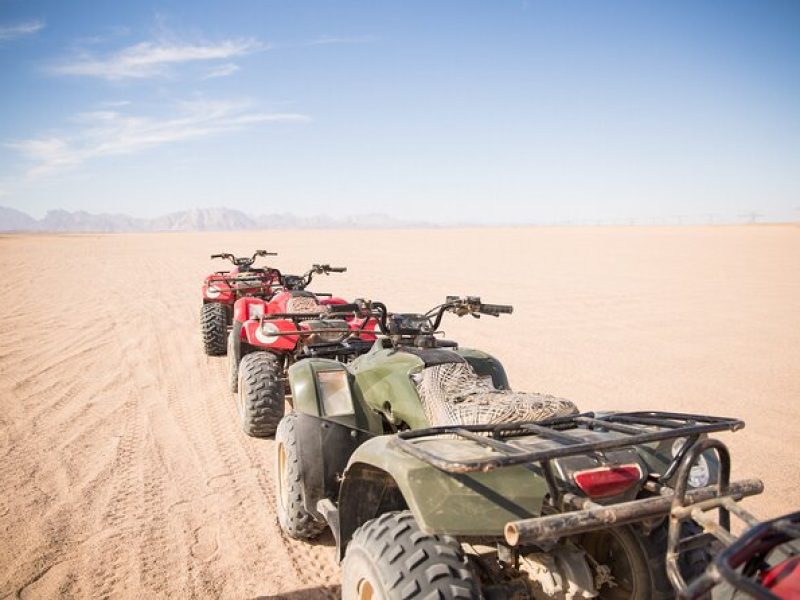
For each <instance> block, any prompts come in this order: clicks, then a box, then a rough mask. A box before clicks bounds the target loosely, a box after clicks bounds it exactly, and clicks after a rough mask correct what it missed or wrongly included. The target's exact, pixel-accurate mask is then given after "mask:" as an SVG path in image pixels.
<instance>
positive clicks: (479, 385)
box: [414, 362, 578, 426]
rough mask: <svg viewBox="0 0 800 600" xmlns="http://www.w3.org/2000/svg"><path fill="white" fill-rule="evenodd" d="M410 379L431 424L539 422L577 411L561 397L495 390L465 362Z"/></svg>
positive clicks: (432, 368) (440, 366)
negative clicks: (414, 383) (415, 386)
mask: <svg viewBox="0 0 800 600" xmlns="http://www.w3.org/2000/svg"><path fill="white" fill-rule="evenodd" d="M414 379H415V382H416V385H417V392H418V393H419V397H420V399H421V400H422V406H423V409H424V411H425V415H426V416H427V417H428V422H429V423H430V425H431V426H438V425H489V424H495V423H513V422H519V421H542V420H544V419H549V418H552V417H567V416H570V415H574V414H577V413H578V408H577V407H576V406H575V405H574V404H573V403H572V402H571V401H569V400H565V399H564V398H556V397H555V396H550V395H546V394H533V393H527V392H513V391H511V390H497V389H495V388H494V386H493V385H492V384H491V382H490V381H488V380H487V379H483V378H481V377H479V376H478V374H477V373H475V371H474V370H473V368H472V367H471V366H470V365H469V363H467V362H450V363H442V364H437V365H434V366H429V367H426V368H424V369H423V370H422V372H421V373H420V374H419V375H417V376H415V378H414Z"/></svg>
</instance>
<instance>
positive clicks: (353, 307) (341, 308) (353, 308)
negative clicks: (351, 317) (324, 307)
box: [328, 304, 361, 313]
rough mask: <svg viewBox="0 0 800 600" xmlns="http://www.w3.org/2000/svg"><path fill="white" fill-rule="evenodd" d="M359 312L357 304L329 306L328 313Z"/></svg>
mask: <svg viewBox="0 0 800 600" xmlns="http://www.w3.org/2000/svg"><path fill="white" fill-rule="evenodd" d="M359 310H361V307H360V306H359V305H358V304H329V305H328V312H332V313H354V312H358V311H359Z"/></svg>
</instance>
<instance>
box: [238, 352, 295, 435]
mask: <svg viewBox="0 0 800 600" xmlns="http://www.w3.org/2000/svg"><path fill="white" fill-rule="evenodd" d="M284 407H285V395H284V390H283V363H282V361H281V359H280V357H278V356H276V355H275V354H272V353H271V352H253V353H251V354H247V355H245V356H244V358H242V360H241V362H240V363H239V393H238V394H237V395H236V409H237V411H238V412H239V419H240V422H241V425H242V430H243V431H244V432H245V433H246V434H247V435H250V436H253V437H270V436H272V435H274V434H275V429H277V427H278V422H279V421H280V420H281V417H283V413H284V410H285V408H284Z"/></svg>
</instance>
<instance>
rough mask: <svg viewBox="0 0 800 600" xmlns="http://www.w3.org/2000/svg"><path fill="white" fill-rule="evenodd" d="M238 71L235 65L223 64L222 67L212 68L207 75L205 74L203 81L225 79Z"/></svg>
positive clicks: (237, 66)
mask: <svg viewBox="0 0 800 600" xmlns="http://www.w3.org/2000/svg"><path fill="white" fill-rule="evenodd" d="M238 70H239V65H237V64H235V63H225V64H224V65H220V66H218V67H214V68H213V69H211V70H210V71H209V72H208V73H206V75H205V77H203V79H212V78H214V77H227V76H228V75H233V74H234V73H236V72H237V71H238Z"/></svg>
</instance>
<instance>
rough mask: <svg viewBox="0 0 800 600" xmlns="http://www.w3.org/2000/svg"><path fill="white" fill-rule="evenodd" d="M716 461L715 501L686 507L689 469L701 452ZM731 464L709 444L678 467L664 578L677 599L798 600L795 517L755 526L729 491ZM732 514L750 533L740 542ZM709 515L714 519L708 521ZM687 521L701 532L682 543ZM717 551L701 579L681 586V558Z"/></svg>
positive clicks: (720, 448)
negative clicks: (714, 454)
mask: <svg viewBox="0 0 800 600" xmlns="http://www.w3.org/2000/svg"><path fill="white" fill-rule="evenodd" d="M709 449H713V450H715V451H716V452H717V455H718V457H719V471H720V474H719V481H718V483H717V495H716V497H714V498H711V499H708V500H705V501H702V502H695V503H692V502H689V501H687V489H688V487H689V483H688V482H689V479H690V478H691V477H692V473H693V472H694V469H693V465H696V464H697V462H696V461H697V460H698V457H699V456H700V455H701V454H702V453H703V452H705V451H706V450H709ZM730 461H731V459H730V454H729V452H728V448H727V447H726V446H725V444H723V443H722V442H721V441H719V440H716V439H711V438H706V439H701V440H699V441H697V442H696V443H695V444H694V445H693V446H692V447H691V448H690V449H689V451H688V452H687V454H686V456H685V457H684V459H683V461H682V462H681V465H680V468H679V471H678V474H677V485H676V486H675V494H674V496H673V499H672V508H671V511H670V518H669V533H668V540H667V575H669V578H670V581H671V583H672V586H673V588H675V591H676V593H677V597H678V598H680V599H682V600H683V599H685V600H699V599H704V598H710V597H712V594H711V592H712V590H713V598H715V600H736V599H738V598H745V597H747V598H757V599H759V600H797V599H798V598H800V512H794V513H790V514H787V515H783V516H781V517H778V518H776V519H772V520H770V521H764V522H761V523H760V522H759V521H758V519H757V518H756V517H755V516H753V515H752V514H751V513H749V512H748V511H746V510H745V509H744V508H742V507H741V506H740V505H739V504H738V503H737V502H736V501H737V500H739V499H740V498H739V497H737V496H735V494H733V493H732V491H731V489H730V470H731V462H730ZM731 514H734V515H736V516H737V517H738V518H739V519H741V520H742V521H743V522H744V523H745V524H746V525H748V526H749V527H750V528H749V529H748V530H747V531H745V532H744V533H743V534H742V535H741V536H738V537H737V536H736V535H734V534H733V533H732V532H731ZM709 515H713V516H709ZM689 520H692V521H694V522H695V523H697V524H698V525H700V527H701V528H702V532H700V533H697V534H695V535H693V536H690V537H682V535H681V526H682V524H683V523H684V522H685V521H689ZM715 547H716V548H719V547H721V548H722V549H721V551H719V553H718V554H717V555H716V557H715V559H714V561H713V562H712V563H711V564H710V565H709V566H708V568H707V569H705V572H703V573H702V574H701V575H700V576H698V577H695V578H693V579H692V580H691V581H688V582H687V581H686V580H685V579H684V577H683V575H682V573H681V570H680V568H679V567H678V561H679V560H680V558H681V555H682V553H684V552H687V551H688V550H690V549H692V548H701V549H702V548H709V549H711V548H715Z"/></svg>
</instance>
